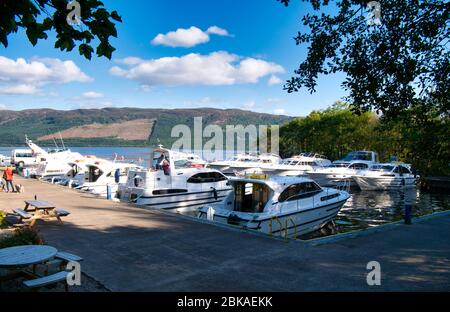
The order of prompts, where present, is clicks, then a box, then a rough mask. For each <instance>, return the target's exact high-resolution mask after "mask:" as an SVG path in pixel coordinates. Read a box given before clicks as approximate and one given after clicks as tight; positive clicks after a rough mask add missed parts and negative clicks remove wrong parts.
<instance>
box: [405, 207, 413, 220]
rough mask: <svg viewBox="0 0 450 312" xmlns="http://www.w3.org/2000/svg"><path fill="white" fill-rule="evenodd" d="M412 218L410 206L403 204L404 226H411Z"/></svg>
mask: <svg viewBox="0 0 450 312" xmlns="http://www.w3.org/2000/svg"><path fill="white" fill-rule="evenodd" d="M411 218H412V205H410V204H405V224H411V223H412V222H411Z"/></svg>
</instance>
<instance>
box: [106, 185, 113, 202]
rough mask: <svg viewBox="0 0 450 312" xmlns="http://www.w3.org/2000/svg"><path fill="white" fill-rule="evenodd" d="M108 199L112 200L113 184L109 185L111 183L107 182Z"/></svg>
mask: <svg viewBox="0 0 450 312" xmlns="http://www.w3.org/2000/svg"><path fill="white" fill-rule="evenodd" d="M106 199H107V200H111V199H112V197H111V185H109V183H108V184H106Z"/></svg>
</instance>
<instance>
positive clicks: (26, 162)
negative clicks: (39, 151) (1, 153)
mask: <svg viewBox="0 0 450 312" xmlns="http://www.w3.org/2000/svg"><path fill="white" fill-rule="evenodd" d="M36 164H37V158H36V156H34V155H33V152H32V150H30V149H15V150H12V152H11V165H16V166H19V167H25V166H33V165H36Z"/></svg>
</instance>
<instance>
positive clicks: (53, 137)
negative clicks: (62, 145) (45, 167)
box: [47, 128, 58, 149]
mask: <svg viewBox="0 0 450 312" xmlns="http://www.w3.org/2000/svg"><path fill="white" fill-rule="evenodd" d="M47 132H48V134H49V135H52V133H51V132H50V129H49V128H47ZM52 140H53V143H54V144H55V146H56V149H58V144H57V143H56V140H55V136H54V135H52Z"/></svg>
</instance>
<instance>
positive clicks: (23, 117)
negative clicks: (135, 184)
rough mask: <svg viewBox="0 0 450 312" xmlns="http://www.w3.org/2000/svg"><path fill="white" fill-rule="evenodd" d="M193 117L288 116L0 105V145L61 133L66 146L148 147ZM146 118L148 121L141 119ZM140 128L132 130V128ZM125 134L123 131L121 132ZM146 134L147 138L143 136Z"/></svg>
mask: <svg viewBox="0 0 450 312" xmlns="http://www.w3.org/2000/svg"><path fill="white" fill-rule="evenodd" d="M194 117H202V118H203V126H204V127H205V126H206V125H210V124H214V125H219V126H225V125H244V126H247V125H251V124H253V125H257V126H258V125H274V124H275V125H282V124H284V123H285V122H288V121H290V120H291V119H292V118H291V117H288V116H279V115H271V114H265V113H256V112H251V111H245V110H239V109H226V110H222V109H215V108H195V109H155V108H149V109H146V108H103V109H77V110H68V111H65V110H53V109H29V110H23V111H8V110H0V145H3V146H16V145H22V144H23V142H24V138H25V135H28V137H29V138H31V139H33V140H36V141H37V142H38V143H40V144H42V145H52V144H53V140H52V137H53V136H54V137H55V138H58V139H59V133H60V132H61V135H62V137H63V138H64V141H65V142H66V145H68V146H119V145H120V146H149V145H152V144H155V143H157V142H158V141H159V142H161V143H162V144H165V145H170V144H172V143H173V141H174V140H176V138H171V131H172V128H173V127H174V126H175V125H179V124H184V125H188V126H189V127H190V128H191V129H193V124H194ZM146 120H147V121H148V124H147V125H143V122H145V121H146ZM136 131H137V132H139V133H138V134H134V135H133V132H136ZM125 134H126V135H125ZM147 135H148V138H147V139H144V138H145V137H146V136H147Z"/></svg>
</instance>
